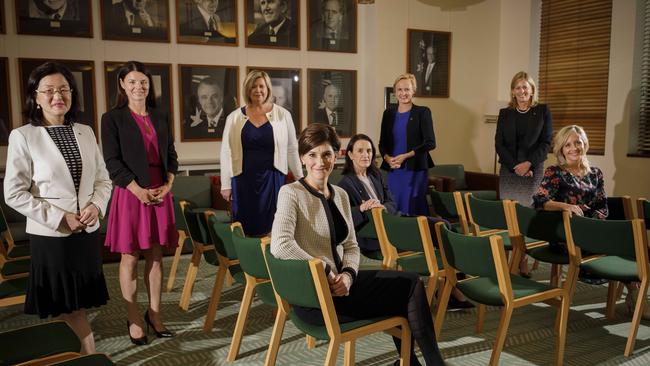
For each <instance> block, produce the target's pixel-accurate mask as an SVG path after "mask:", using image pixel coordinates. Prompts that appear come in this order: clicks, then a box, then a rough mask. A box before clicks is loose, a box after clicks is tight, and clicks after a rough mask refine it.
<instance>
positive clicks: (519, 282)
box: [456, 275, 552, 306]
mask: <svg viewBox="0 0 650 366" xmlns="http://www.w3.org/2000/svg"><path fill="white" fill-rule="evenodd" d="M510 281H511V283H512V292H513V296H514V298H515V299H518V298H521V297H525V296H529V295H534V294H537V293H540V292H543V291H546V290H550V289H552V287H551V286H548V285H546V284H544V283H540V282H537V281H533V280H529V279H527V278H523V277H520V276H516V275H510ZM456 287H457V288H458V289H459V290H460V291H461V292H462V293H463V294H464V295H465V296H467V297H469V298H470V299H472V300H474V301H476V302H478V303H481V304H486V305H492V306H503V305H504V304H503V300H502V299H501V294H500V293H499V284H498V283H497V280H496V278H494V279H492V278H489V277H480V278H476V279H470V280H466V281H462V282H458V284H457V285H456Z"/></svg>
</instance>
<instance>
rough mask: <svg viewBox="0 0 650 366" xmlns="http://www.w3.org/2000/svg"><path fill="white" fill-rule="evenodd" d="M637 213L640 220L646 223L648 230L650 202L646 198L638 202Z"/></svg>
mask: <svg viewBox="0 0 650 366" xmlns="http://www.w3.org/2000/svg"><path fill="white" fill-rule="evenodd" d="M636 208H637V210H636V212H637V214H638V215H639V218H640V219H642V220H644V221H645V226H646V228H649V227H650V201H648V200H647V199H645V198H639V199H637V201H636Z"/></svg>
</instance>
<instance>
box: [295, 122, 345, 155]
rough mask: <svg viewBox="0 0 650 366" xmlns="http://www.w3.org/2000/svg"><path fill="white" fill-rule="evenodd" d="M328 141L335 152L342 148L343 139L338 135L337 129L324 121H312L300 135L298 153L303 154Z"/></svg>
mask: <svg viewBox="0 0 650 366" xmlns="http://www.w3.org/2000/svg"><path fill="white" fill-rule="evenodd" d="M325 143H328V144H330V146H332V149H333V150H334V152H338V151H339V150H341V140H339V137H338V136H337V135H336V130H334V128H333V127H332V126H330V125H326V124H323V123H311V124H309V125H307V127H306V128H305V129H304V130H302V132H301V133H300V136H298V154H299V155H300V156H303V155H305V154H307V153H308V152H309V151H310V150H311V149H313V148H315V147H318V146H320V145H322V144H325Z"/></svg>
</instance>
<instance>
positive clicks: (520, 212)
mask: <svg viewBox="0 0 650 366" xmlns="http://www.w3.org/2000/svg"><path fill="white" fill-rule="evenodd" d="M514 213H515V215H516V217H517V226H518V227H519V233H520V234H521V235H523V236H526V237H528V238H531V239H536V240H542V241H547V242H549V243H564V242H566V235H565V232H564V222H563V220H562V212H561V211H542V210H536V209H534V208H530V207H526V206H522V205H520V204H519V203H515V209H514Z"/></svg>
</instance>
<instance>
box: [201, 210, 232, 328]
mask: <svg viewBox="0 0 650 366" xmlns="http://www.w3.org/2000/svg"><path fill="white" fill-rule="evenodd" d="M204 215H205V221H206V222H209V221H208V219H209V217H210V216H213V215H216V214H215V213H214V212H212V211H205V212H204ZM212 248H213V250H215V249H214V245H212ZM215 253H216V254H217V259H218V260H219V268H218V269H217V274H216V278H215V281H214V286H213V287H212V294H211V295H210V302H209V303H208V313H207V314H206V316H205V323H204V324H203V331H204V332H206V333H207V332H210V331H211V330H212V327H213V326H214V319H215V318H216V316H217V307H218V306H219V301H220V300H221V290H222V289H223V287H224V284H225V285H227V286H228V285H229V283H228V282H230V281H229V280H228V277H229V276H230V266H234V265H237V264H239V259H230V258H228V257H224V256H223V255H221V254H220V253H219V252H218V251H216V250H215ZM199 258H200V257H199Z"/></svg>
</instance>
